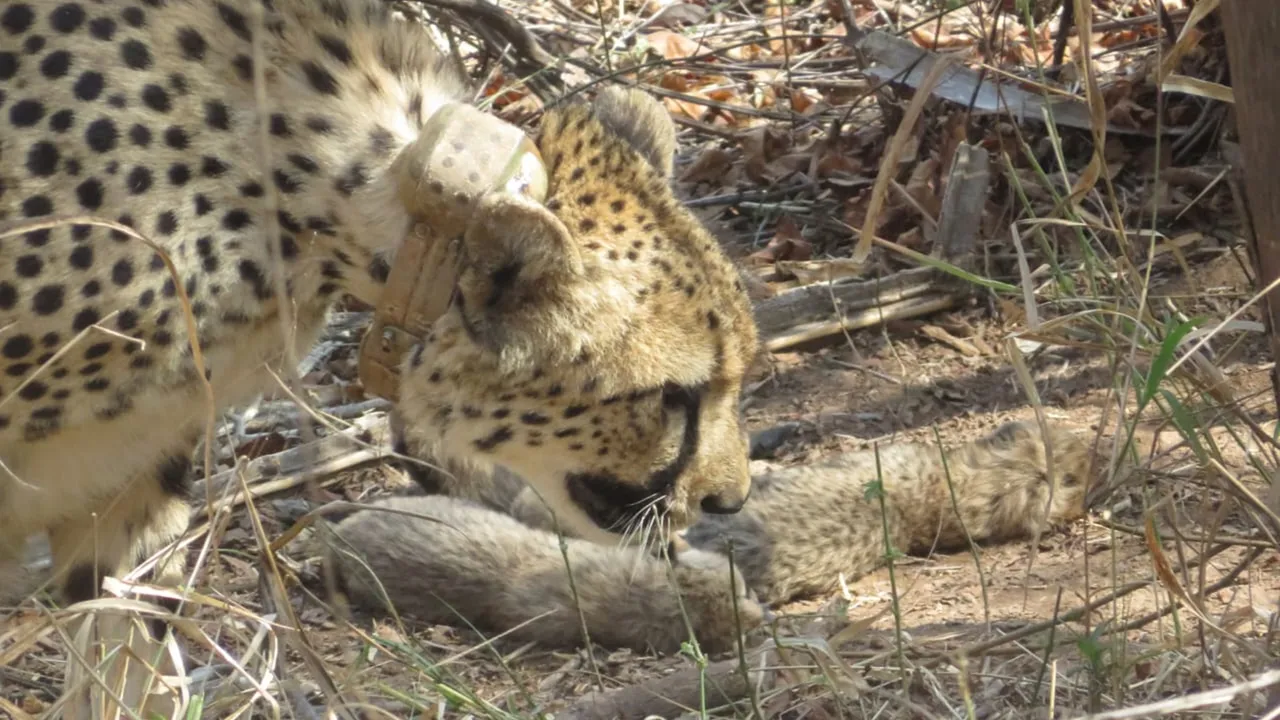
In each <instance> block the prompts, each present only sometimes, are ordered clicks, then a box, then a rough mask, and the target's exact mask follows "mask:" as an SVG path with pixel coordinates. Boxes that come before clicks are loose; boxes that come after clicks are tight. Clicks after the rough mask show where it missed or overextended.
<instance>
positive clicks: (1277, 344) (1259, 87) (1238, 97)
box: [1218, 0, 1280, 407]
mask: <svg viewBox="0 0 1280 720" xmlns="http://www.w3.org/2000/svg"><path fill="white" fill-rule="evenodd" d="M1218 10H1219V12H1220V13H1221V16H1222V29H1223V33H1224V34H1225V36H1226V40H1227V59H1228V62H1229V63H1230V67H1231V87H1232V92H1233V93H1234V94H1235V115H1236V126H1237V128H1238V131H1239V135H1240V150H1241V152H1240V155H1241V156H1242V157H1243V158H1244V167H1243V168H1242V171H1243V172H1242V176H1243V178H1244V197H1243V198H1242V200H1243V201H1244V202H1243V205H1244V207H1245V209H1246V212H1247V214H1248V217H1247V218H1246V221H1247V224H1248V226H1249V227H1250V228H1251V229H1252V232H1251V233H1250V237H1249V241H1250V243H1251V247H1250V251H1251V252H1250V254H1251V256H1252V258H1253V261H1254V263H1255V264H1256V270H1257V278H1258V288H1257V289H1258V290H1262V289H1264V288H1266V287H1267V286H1268V285H1270V284H1271V283H1272V282H1274V281H1275V280H1276V278H1280V172H1277V170H1278V169H1280V95H1278V94H1277V93H1278V92H1280V2H1275V1H1274V0H1223V2H1222V4H1221V5H1220V6H1219V8H1218ZM1263 307H1264V310H1265V315H1266V324H1267V333H1268V336H1269V337H1270V340H1271V352H1272V355H1273V357H1274V358H1276V359H1277V360H1280V335H1278V334H1277V331H1278V330H1280V289H1276V290H1272V291H1271V292H1270V293H1268V294H1267V295H1266V297H1265V299H1264V304H1263ZM1271 383H1272V389H1273V392H1274V393H1275V396H1276V400H1277V407H1280V363H1278V364H1277V365H1276V366H1275V367H1274V368H1273V369H1272V371H1271Z"/></svg>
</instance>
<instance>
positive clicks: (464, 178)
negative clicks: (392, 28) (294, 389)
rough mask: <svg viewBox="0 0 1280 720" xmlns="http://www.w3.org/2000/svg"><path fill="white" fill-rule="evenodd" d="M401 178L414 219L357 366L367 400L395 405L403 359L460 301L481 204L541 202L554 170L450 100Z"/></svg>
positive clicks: (519, 138)
mask: <svg viewBox="0 0 1280 720" xmlns="http://www.w3.org/2000/svg"><path fill="white" fill-rule="evenodd" d="M392 172H393V175H394V177H395V178H396V180H397V182H398V185H399V193H400V200H401V202H403V203H404V205H405V207H406V208H407V209H408V210H409V213H410V215H411V216H412V217H413V219H414V222H413V227H411V228H410V230H409V232H408V234H407V235H406V236H405V238H404V241H403V242H402V243H401V245H400V248H399V249H398V250H397V251H396V254H395V256H394V258H392V260H391V272H390V273H389V274H388V276H387V283H386V286H385V287H384V288H383V291H382V297H381V298H379V300H378V304H377V307H376V309H375V310H374V313H373V323H372V324H371V325H370V327H369V330H368V331H367V332H366V333H365V336H364V339H363V340H362V341H361V343H360V355H359V361H358V367H359V375H360V382H361V384H363V385H364V389H365V392H366V393H368V394H371V395H376V396H378V397H382V398H385V399H387V400H391V401H393V402H394V401H395V400H396V399H397V398H398V397H399V388H400V364H401V361H402V359H403V358H404V357H405V355H406V354H407V353H408V352H409V351H410V350H411V349H412V348H413V346H414V345H416V344H417V343H419V342H421V341H422V338H423V337H424V336H425V335H426V334H427V332H428V331H429V330H430V329H431V326H432V324H434V323H435V321H436V320H437V319H439V318H440V316H442V315H444V313H445V311H447V310H448V309H449V306H450V305H451V304H452V302H453V296H454V287H455V285H456V282H457V274H458V250H459V244H460V242H461V240H462V237H463V235H464V234H465V233H466V231H467V228H468V226H469V225H470V223H471V220H472V218H473V215H474V209H475V206H476V205H477V204H478V202H479V201H480V199H481V198H482V197H484V196H485V195H487V194H489V193H492V192H507V193H513V194H523V195H527V196H529V197H530V198H531V199H533V200H536V201H537V202H542V201H543V200H544V199H545V198H546V194H547V171H546V168H545V167H544V165H543V162H542V156H541V155H540V154H539V153H538V149H537V147H536V146H535V145H534V144H533V141H532V140H530V139H529V137H528V136H527V135H525V133H524V132H523V131H522V130H521V129H520V128H518V127H516V126H514V125H511V124H510V123H507V122H505V121H503V120H501V119H499V118H497V117H495V116H493V115H490V114H488V113H486V112H484V111H483V110H480V109H478V108H475V107H472V106H470V105H466V104H463V103H450V104H448V105H445V106H444V107H442V108H441V109H440V110H438V111H436V112H435V113H434V114H433V115H432V116H431V117H430V118H428V119H427V122H426V123H425V125H424V126H423V128H422V134H421V135H420V136H419V137H418V139H417V140H415V141H414V142H413V143H412V144H411V145H409V146H407V147H406V148H405V149H404V151H402V152H401V153H400V155H399V157H398V158H396V161H395V163H394V164H393V166H392Z"/></svg>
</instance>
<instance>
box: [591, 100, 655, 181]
mask: <svg viewBox="0 0 1280 720" xmlns="http://www.w3.org/2000/svg"><path fill="white" fill-rule="evenodd" d="M591 110H592V113H593V114H595V116H596V119H597V120H599V121H600V123H601V124H602V125H604V126H605V128H607V129H608V130H609V132H611V133H613V134H615V135H617V136H618V137H620V138H622V139H623V140H626V141H627V143H629V144H630V145H631V147H632V148H634V149H635V151H636V152H638V153H640V155H641V156H642V157H644V158H645V159H646V160H648V161H649V164H650V165H652V166H653V167H654V168H656V169H657V171H658V172H659V173H661V174H662V176H663V177H665V178H670V177H671V174H672V171H673V168H674V160H675V154H676V127H675V124H674V123H672V122H671V115H670V114H669V113H668V112H667V110H666V108H664V107H663V106H662V104H661V103H659V102H658V101H657V100H654V99H653V98H652V97H650V96H649V95H648V94H646V93H645V92H644V91H642V90H637V89H636V88H623V87H618V86H616V85H610V86H608V87H606V88H605V89H604V90H601V91H600V93H599V94H598V95H596V99H595V102H594V103H592V105H591Z"/></svg>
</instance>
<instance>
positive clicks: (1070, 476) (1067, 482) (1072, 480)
mask: <svg viewBox="0 0 1280 720" xmlns="http://www.w3.org/2000/svg"><path fill="white" fill-rule="evenodd" d="M1079 484H1080V478H1079V477H1078V476H1077V475H1076V474H1075V473H1067V474H1065V475H1063V476H1062V486H1063V487H1075V486H1076V485H1079Z"/></svg>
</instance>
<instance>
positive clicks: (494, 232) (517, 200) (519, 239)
mask: <svg viewBox="0 0 1280 720" xmlns="http://www.w3.org/2000/svg"><path fill="white" fill-rule="evenodd" d="M462 242H463V247H464V248H465V251H466V260H467V264H468V265H469V267H468V269H469V270H472V271H475V272H479V273H483V274H486V275H492V274H498V275H500V276H502V277H503V278H505V279H506V280H508V281H509V282H507V283H504V284H503V285H504V286H503V287H496V286H495V287H494V292H495V297H493V298H491V299H490V300H489V302H491V303H492V302H496V301H497V300H499V299H500V298H499V297H497V295H499V294H501V293H502V292H503V291H504V290H505V289H507V287H506V286H509V285H511V284H512V283H515V284H517V285H522V284H527V283H533V282H537V281H538V280H539V279H540V278H547V279H551V278H553V277H556V276H559V275H567V276H573V275H581V274H582V272H583V266H582V256H581V255H580V254H579V252H578V248H577V247H576V246H575V245H574V244H573V238H572V237H571V236H570V235H569V228H567V227H565V225H564V223H563V222H561V221H560V218H558V217H556V216H555V215H553V214H552V213H551V211H550V210H548V209H547V208H546V207H545V206H544V205H542V204H541V203H539V202H537V201H535V200H532V199H530V198H528V197H526V196H524V195H517V194H513V193H500V192H499V193H489V194H487V195H485V196H484V197H483V198H481V200H480V202H479V203H478V205H477V206H476V208H475V212H474V214H473V215H472V221H471V223H470V225H469V226H468V228H467V232H466V234H465V235H464V236H463V241H462Z"/></svg>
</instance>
